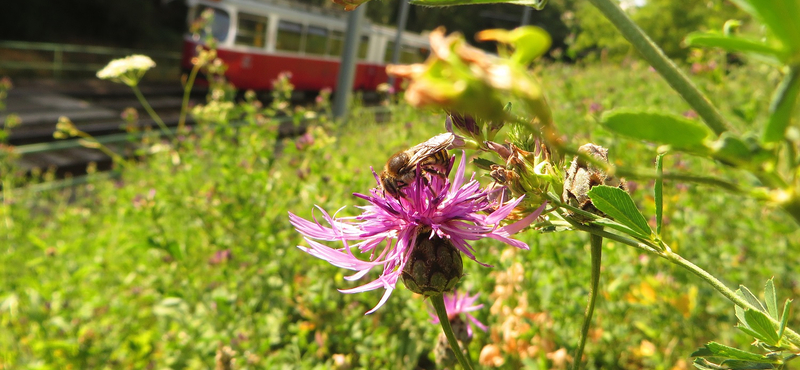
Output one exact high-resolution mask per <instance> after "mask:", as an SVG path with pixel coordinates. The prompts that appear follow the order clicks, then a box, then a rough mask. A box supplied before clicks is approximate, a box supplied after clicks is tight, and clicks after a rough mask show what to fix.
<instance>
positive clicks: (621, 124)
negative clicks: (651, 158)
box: [601, 110, 711, 151]
mask: <svg viewBox="0 0 800 370" xmlns="http://www.w3.org/2000/svg"><path fill="white" fill-rule="evenodd" d="M601 121H602V123H603V124H604V125H605V127H606V128H607V129H609V130H610V131H613V132H615V133H617V134H620V135H624V136H628V137H631V138H634V139H640V140H644V141H648V142H652V143H657V144H667V145H670V146H672V147H673V148H675V149H684V150H700V151H705V148H704V147H703V142H704V141H705V139H706V138H707V137H709V136H710V135H711V131H709V130H708V129H707V128H706V127H705V126H703V125H702V124H700V123H699V122H695V121H692V120H690V119H687V118H684V117H681V116H677V115H672V114H667V113H658V112H646V111H633V110H613V111H610V112H606V113H605V114H603V117H602V118H601Z"/></svg>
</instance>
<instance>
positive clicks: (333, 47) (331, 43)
mask: <svg viewBox="0 0 800 370" xmlns="http://www.w3.org/2000/svg"><path fill="white" fill-rule="evenodd" d="M329 35H330V37H329V38H328V50H327V51H326V54H327V55H330V56H341V55H342V52H343V51H344V31H340V30H330V33H329Z"/></svg>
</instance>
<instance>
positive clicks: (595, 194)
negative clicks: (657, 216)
mask: <svg viewBox="0 0 800 370" xmlns="http://www.w3.org/2000/svg"><path fill="white" fill-rule="evenodd" d="M587 194H588V195H589V198H590V199H591V200H592V203H593V204H594V206H595V207H597V209H599V210H600V211H602V212H603V213H605V214H607V215H608V216H609V217H611V218H613V219H614V220H616V221H617V222H619V223H621V224H623V225H625V226H627V227H630V228H631V230H633V231H634V232H635V233H637V235H638V236H640V237H643V238H648V237H650V234H651V233H652V231H651V230H650V226H649V225H648V224H647V220H646V219H645V218H644V216H643V215H642V213H641V212H639V209H638V208H636V204H635V203H634V202H633V199H631V196H630V194H628V193H627V192H626V191H625V190H622V189H619V188H614V187H611V186H605V185H598V186H595V187H593V188H592V189H591V190H589V192H588V193H587Z"/></svg>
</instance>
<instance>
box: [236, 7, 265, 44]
mask: <svg viewBox="0 0 800 370" xmlns="http://www.w3.org/2000/svg"><path fill="white" fill-rule="evenodd" d="M266 34H267V17H262V16H257V15H252V14H245V13H239V25H238V27H237V29H236V41H235V44H236V45H244V46H252V47H257V48H263V47H264V45H265V44H266Z"/></svg>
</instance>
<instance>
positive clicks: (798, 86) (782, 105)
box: [763, 65, 800, 143]
mask: <svg viewBox="0 0 800 370" xmlns="http://www.w3.org/2000/svg"><path fill="white" fill-rule="evenodd" d="M798 94H800V65H794V66H792V67H791V68H790V69H789V73H787V74H786V76H785V77H784V78H783V81H781V84H780V86H778V89H777V90H776V91H775V95H774V96H773V97H772V103H770V107H769V113H770V116H769V121H768V122H767V125H766V127H764V136H763V141H764V142H765V143H774V142H778V141H781V140H783V138H784V136H785V135H786V128H787V127H789V122H790V121H791V118H792V111H793V109H794V104H795V102H796V101H797V95H798Z"/></svg>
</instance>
